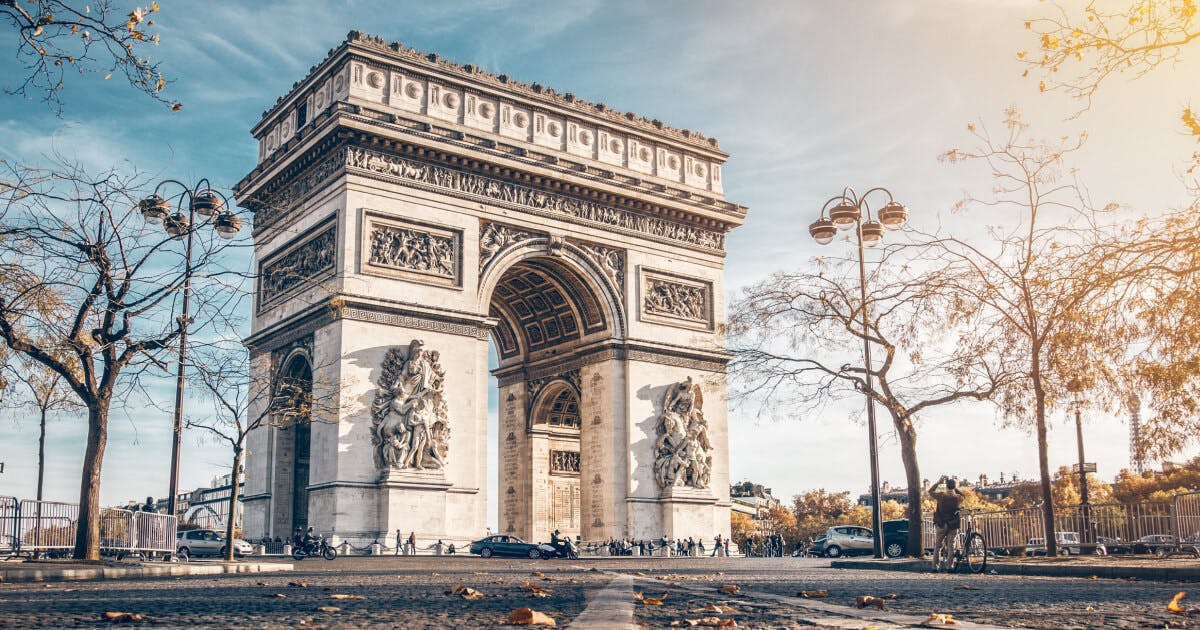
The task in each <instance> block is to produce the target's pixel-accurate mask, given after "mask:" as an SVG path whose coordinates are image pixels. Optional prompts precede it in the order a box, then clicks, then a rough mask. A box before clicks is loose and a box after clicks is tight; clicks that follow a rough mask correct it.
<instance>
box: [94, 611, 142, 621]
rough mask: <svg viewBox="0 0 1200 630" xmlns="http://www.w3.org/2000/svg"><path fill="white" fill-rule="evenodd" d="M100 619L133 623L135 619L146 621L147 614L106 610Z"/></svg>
mask: <svg viewBox="0 0 1200 630" xmlns="http://www.w3.org/2000/svg"><path fill="white" fill-rule="evenodd" d="M100 619H101V620H103V621H107V622H109V623H133V622H135V621H145V620H146V615H143V614H141V613H130V612H106V613H104V614H102V615H100Z"/></svg>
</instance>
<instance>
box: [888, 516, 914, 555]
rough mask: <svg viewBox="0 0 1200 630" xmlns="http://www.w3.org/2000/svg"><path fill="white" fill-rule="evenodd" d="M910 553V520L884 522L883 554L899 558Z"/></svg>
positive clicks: (898, 519)
mask: <svg viewBox="0 0 1200 630" xmlns="http://www.w3.org/2000/svg"><path fill="white" fill-rule="evenodd" d="M907 552H908V519H906V518H897V519H893V520H890V521H884V522H883V554H884V555H885V556H887V557H889V558H899V557H901V556H903V555H904V554H905V553H907Z"/></svg>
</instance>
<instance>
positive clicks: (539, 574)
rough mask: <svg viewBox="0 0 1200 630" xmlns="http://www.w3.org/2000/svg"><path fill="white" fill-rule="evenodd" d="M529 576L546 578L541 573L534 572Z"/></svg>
mask: <svg viewBox="0 0 1200 630" xmlns="http://www.w3.org/2000/svg"><path fill="white" fill-rule="evenodd" d="M529 575H532V576H533V577H546V574H545V573H542V572H541V571H534V572H533V573H530V574H529Z"/></svg>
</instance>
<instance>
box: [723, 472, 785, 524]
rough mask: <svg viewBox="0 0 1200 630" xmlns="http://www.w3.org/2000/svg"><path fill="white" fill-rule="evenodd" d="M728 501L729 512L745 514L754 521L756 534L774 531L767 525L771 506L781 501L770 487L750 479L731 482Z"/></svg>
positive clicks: (777, 505) (778, 504) (773, 506)
mask: <svg viewBox="0 0 1200 630" xmlns="http://www.w3.org/2000/svg"><path fill="white" fill-rule="evenodd" d="M729 501H730V507H729V509H730V512H731V513H738V514H745V515H747V516H749V517H750V518H751V519H752V520H753V521H754V530H755V533H756V535H760V536H761V535H766V534H771V533H774V532H772V531H770V530H771V527H770V525H769V522H770V520H769V517H770V513H771V508H777V507H780V505H781V503H780V501H779V499H776V498H775V496H774V495H772V494H771V489H770V488H767V487H765V486H763V485H762V484H756V483H753V482H750V481H743V482H742V483H735V484H731V485H730V486H729Z"/></svg>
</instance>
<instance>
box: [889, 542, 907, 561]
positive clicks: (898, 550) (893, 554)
mask: <svg viewBox="0 0 1200 630" xmlns="http://www.w3.org/2000/svg"><path fill="white" fill-rule="evenodd" d="M886 552H887V557H889V558H899V557H900V556H903V555H904V545H901V544H900V543H896V542H894V543H890V544H888V546H887V549H886Z"/></svg>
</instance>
